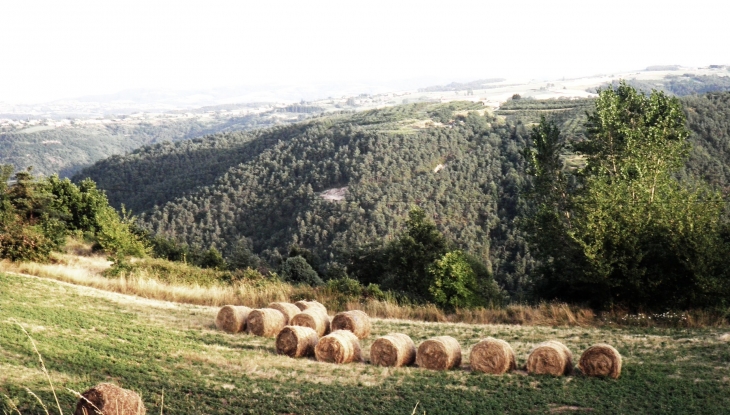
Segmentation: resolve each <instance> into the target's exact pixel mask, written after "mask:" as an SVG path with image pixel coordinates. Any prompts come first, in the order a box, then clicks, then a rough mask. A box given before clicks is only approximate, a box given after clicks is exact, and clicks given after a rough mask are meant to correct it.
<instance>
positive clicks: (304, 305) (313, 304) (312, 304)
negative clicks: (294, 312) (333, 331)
mask: <svg viewBox="0 0 730 415" xmlns="http://www.w3.org/2000/svg"><path fill="white" fill-rule="evenodd" d="M294 305H295V306H297V307H299V309H300V310H302V311H304V310H308V309H310V308H320V309H322V311H324V313H325V314H327V307H325V306H324V304H322V303H320V302H319V301H305V300H301V301H297V302H296V303H294Z"/></svg>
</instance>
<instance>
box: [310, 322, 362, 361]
mask: <svg viewBox="0 0 730 415" xmlns="http://www.w3.org/2000/svg"><path fill="white" fill-rule="evenodd" d="M314 355H315V356H316V357H317V360H318V361H320V362H329V363H350V362H360V361H361V360H362V352H361V350H360V340H359V339H358V338H357V336H355V335H354V334H353V333H352V332H351V331H349V330H337V331H333V332H332V333H330V334H328V335H326V336H324V337H322V338H321V339H319V342H318V343H317V346H316V347H315V348H314Z"/></svg>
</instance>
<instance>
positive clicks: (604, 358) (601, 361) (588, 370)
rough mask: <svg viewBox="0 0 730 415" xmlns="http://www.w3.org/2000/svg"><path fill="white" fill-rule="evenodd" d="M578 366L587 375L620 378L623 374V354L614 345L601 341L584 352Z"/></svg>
mask: <svg viewBox="0 0 730 415" xmlns="http://www.w3.org/2000/svg"><path fill="white" fill-rule="evenodd" d="M578 368H579V369H580V371H581V372H583V374H584V375H586V376H598V377H609V378H613V379H618V377H619V376H621V354H619V352H618V350H616V349H615V348H614V347H613V346H610V345H608V344H605V343H600V344H597V345H595V346H591V347H589V348H588V350H586V351H585V352H583V354H582V355H581V356H580V361H578Z"/></svg>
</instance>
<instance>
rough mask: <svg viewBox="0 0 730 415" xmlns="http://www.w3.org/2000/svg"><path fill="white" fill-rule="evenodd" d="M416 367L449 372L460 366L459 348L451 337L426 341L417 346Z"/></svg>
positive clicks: (457, 343) (440, 337)
mask: <svg viewBox="0 0 730 415" xmlns="http://www.w3.org/2000/svg"><path fill="white" fill-rule="evenodd" d="M416 364H417V365H418V367H423V368H426V369H433V370H449V369H452V368H454V367H458V366H459V365H461V346H460V345H459V342H458V341H457V340H456V339H455V338H453V337H451V336H439V337H434V338H432V339H428V340H426V341H425V342H423V343H421V345H420V346H418V352H417V353H416Z"/></svg>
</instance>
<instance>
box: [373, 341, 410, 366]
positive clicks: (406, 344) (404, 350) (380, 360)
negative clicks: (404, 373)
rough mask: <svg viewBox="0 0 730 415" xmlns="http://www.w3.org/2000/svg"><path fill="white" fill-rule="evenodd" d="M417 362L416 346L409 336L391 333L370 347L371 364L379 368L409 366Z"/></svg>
mask: <svg viewBox="0 0 730 415" xmlns="http://www.w3.org/2000/svg"><path fill="white" fill-rule="evenodd" d="M415 360H416V345H415V343H413V340H411V338H410V337H408V335H407V334H403V333H391V334H389V335H387V336H383V337H379V338H378V339H377V340H375V342H374V343H373V345H372V346H370V363H372V364H374V365H377V366H395V367H400V366H409V365H411V364H413V362H414V361H415Z"/></svg>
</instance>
